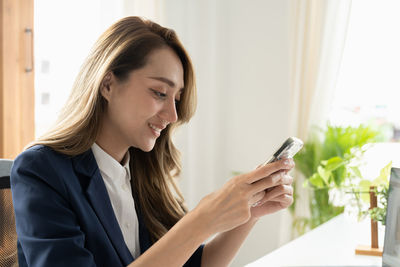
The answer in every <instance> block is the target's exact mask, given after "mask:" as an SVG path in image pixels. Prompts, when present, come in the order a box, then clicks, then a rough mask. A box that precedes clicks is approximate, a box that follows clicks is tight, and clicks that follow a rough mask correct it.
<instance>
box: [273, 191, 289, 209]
mask: <svg viewBox="0 0 400 267" xmlns="http://www.w3.org/2000/svg"><path fill="white" fill-rule="evenodd" d="M270 202H275V203H280V205H281V206H282V208H287V207H289V206H290V205H292V204H293V195H287V194H283V195H280V196H278V197H276V198H274V199H273V200H271V201H270Z"/></svg>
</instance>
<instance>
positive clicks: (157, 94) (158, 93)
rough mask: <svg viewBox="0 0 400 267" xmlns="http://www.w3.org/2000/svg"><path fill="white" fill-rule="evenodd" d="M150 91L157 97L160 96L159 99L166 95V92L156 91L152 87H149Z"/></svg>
mask: <svg viewBox="0 0 400 267" xmlns="http://www.w3.org/2000/svg"><path fill="white" fill-rule="evenodd" d="M151 91H152V92H153V93H154V94H155V95H156V96H157V97H158V98H161V99H164V98H165V97H166V96H167V95H166V94H164V93H161V92H159V91H157V90H154V89H151Z"/></svg>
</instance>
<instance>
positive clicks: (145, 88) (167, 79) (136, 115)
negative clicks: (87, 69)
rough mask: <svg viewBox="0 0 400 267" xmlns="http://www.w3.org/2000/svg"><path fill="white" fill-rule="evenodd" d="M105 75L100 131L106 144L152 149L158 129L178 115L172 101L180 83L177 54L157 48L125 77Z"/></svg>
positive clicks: (177, 95)
mask: <svg viewBox="0 0 400 267" xmlns="http://www.w3.org/2000/svg"><path fill="white" fill-rule="evenodd" d="M108 78H109V80H107V77H106V79H105V82H104V83H103V84H104V85H103V86H102V89H101V93H102V95H103V96H104V97H105V99H106V100H107V103H108V104H107V108H106V110H105V114H104V117H103V124H102V128H101V133H100V135H102V134H103V135H105V136H104V137H107V138H105V139H104V138H103V140H108V141H107V142H109V144H108V145H107V147H109V148H111V147H113V149H124V150H126V149H127V148H129V147H131V146H133V147H137V148H139V149H141V150H143V151H150V150H152V149H153V147H154V144H155V142H156V140H157V138H158V137H159V136H160V134H161V131H162V130H163V129H164V128H166V127H167V125H168V124H170V123H173V122H175V121H176V120H177V119H178V117H177V112H176V106H175V101H179V100H180V94H181V91H182V90H183V87H184V80H183V67H182V63H181V61H180V59H179V57H178V56H177V55H176V54H175V52H174V51H173V50H172V49H171V48H161V49H157V50H154V51H153V52H152V53H151V54H150V55H149V57H148V61H147V63H146V65H145V66H144V67H142V68H140V69H137V70H134V71H132V72H131V73H130V74H129V76H128V78H127V79H126V80H125V81H122V82H121V81H118V79H116V77H115V76H114V75H113V74H110V75H109V76H108ZM108 81H109V83H108ZM107 84H109V86H107Z"/></svg>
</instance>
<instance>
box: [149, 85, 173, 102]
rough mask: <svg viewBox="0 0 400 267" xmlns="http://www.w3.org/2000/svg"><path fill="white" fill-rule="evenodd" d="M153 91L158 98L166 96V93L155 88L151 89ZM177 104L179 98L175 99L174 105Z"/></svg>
mask: <svg viewBox="0 0 400 267" xmlns="http://www.w3.org/2000/svg"><path fill="white" fill-rule="evenodd" d="M151 90H152V91H153V93H154V94H155V95H156V96H157V97H158V98H160V99H165V98H166V97H167V94H164V93H161V92H159V91H157V90H154V89H151ZM177 104H179V100H176V99H175V105H177Z"/></svg>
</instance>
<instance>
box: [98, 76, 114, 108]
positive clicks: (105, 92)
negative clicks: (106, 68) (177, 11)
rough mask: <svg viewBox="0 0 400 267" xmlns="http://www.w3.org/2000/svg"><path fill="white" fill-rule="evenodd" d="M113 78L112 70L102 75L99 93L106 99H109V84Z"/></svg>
mask: <svg viewBox="0 0 400 267" xmlns="http://www.w3.org/2000/svg"><path fill="white" fill-rule="evenodd" d="M112 80H113V74H112V72H108V73H107V74H106V76H104V78H103V81H102V82H101V85H100V93H101V95H102V96H103V97H104V98H105V99H106V100H107V101H109V100H110V97H111V85H112Z"/></svg>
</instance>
